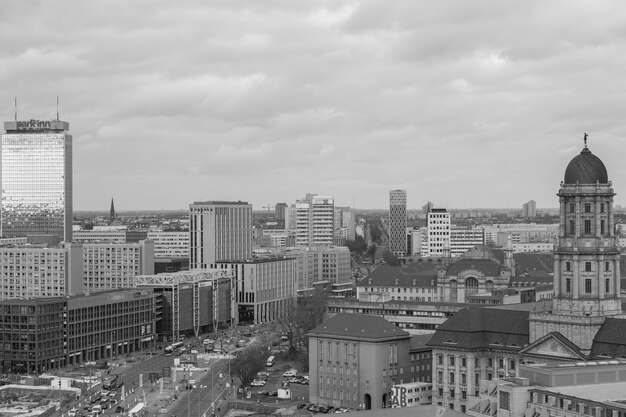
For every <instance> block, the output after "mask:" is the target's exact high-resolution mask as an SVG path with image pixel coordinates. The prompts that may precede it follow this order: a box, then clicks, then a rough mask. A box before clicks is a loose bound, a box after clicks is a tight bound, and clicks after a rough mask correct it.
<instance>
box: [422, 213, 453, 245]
mask: <svg viewBox="0 0 626 417" xmlns="http://www.w3.org/2000/svg"><path fill="white" fill-rule="evenodd" d="M427 228H428V251H427V256H442V255H443V247H444V243H445V242H446V241H448V242H449V241H450V213H448V212H446V211H445V210H440V209H433V210H432V211H431V212H429V213H428V218H427Z"/></svg>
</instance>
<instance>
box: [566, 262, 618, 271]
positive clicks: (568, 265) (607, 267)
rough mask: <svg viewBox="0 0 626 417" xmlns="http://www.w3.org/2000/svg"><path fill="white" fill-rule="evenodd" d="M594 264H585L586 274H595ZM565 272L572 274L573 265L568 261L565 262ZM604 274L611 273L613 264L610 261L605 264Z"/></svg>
mask: <svg viewBox="0 0 626 417" xmlns="http://www.w3.org/2000/svg"><path fill="white" fill-rule="evenodd" d="M592 267H593V263H592V262H589V261H587V262H585V272H593V269H592ZM565 272H572V263H571V262H569V261H567V262H565ZM604 272H611V262H610V261H606V262H604Z"/></svg>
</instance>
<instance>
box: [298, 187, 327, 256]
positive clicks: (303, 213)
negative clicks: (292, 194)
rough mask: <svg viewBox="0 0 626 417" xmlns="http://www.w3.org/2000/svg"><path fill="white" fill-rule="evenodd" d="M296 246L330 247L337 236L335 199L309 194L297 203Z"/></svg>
mask: <svg viewBox="0 0 626 417" xmlns="http://www.w3.org/2000/svg"><path fill="white" fill-rule="evenodd" d="M295 222H296V223H295V224H296V246H329V245H332V244H333V238H334V235H335V230H334V228H335V199H334V198H333V197H330V196H321V195H315V194H307V195H306V197H305V198H304V199H302V200H298V202H297V203H296V217H295Z"/></svg>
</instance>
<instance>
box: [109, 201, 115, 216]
mask: <svg viewBox="0 0 626 417" xmlns="http://www.w3.org/2000/svg"><path fill="white" fill-rule="evenodd" d="M109 219H110V220H111V221H113V220H115V205H114V204H113V197H111V211H110V212H109Z"/></svg>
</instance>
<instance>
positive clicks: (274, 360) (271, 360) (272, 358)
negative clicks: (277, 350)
mask: <svg viewBox="0 0 626 417" xmlns="http://www.w3.org/2000/svg"><path fill="white" fill-rule="evenodd" d="M274 363H276V358H274V357H273V356H270V357H269V358H267V362H266V363H265V366H272V365H274Z"/></svg>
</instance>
